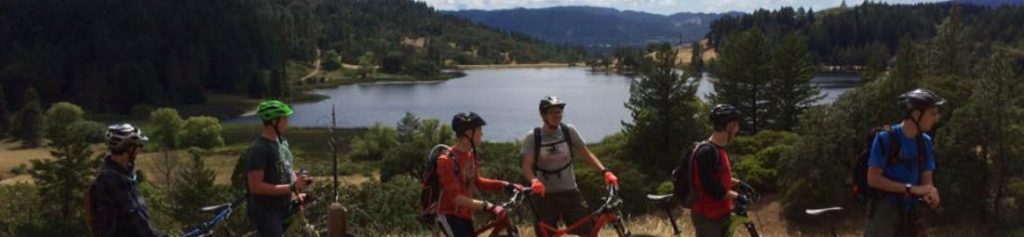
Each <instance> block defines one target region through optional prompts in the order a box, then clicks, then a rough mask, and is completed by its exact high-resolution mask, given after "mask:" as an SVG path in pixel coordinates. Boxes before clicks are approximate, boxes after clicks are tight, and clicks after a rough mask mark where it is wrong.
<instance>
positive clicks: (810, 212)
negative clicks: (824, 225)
mask: <svg viewBox="0 0 1024 237" xmlns="http://www.w3.org/2000/svg"><path fill="white" fill-rule="evenodd" d="M842 210H843V208H842V207H829V208H821V209H807V210H806V211H804V212H806V213H807V214H808V215H812V216H818V215H821V214H825V213H829V212H837V211H842Z"/></svg>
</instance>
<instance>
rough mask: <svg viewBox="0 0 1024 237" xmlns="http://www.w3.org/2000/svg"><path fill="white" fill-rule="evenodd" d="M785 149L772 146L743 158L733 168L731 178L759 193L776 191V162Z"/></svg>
mask: <svg viewBox="0 0 1024 237" xmlns="http://www.w3.org/2000/svg"><path fill="white" fill-rule="evenodd" d="M787 149H789V146H787V145H778V146H772V147H769V148H767V149H764V150H761V151H760V152H757V153H756V154H754V155H750V156H746V157H743V159H740V160H739V161H738V162H737V163H736V164H735V165H734V166H733V168H732V169H733V177H735V178H738V179H740V180H743V181H744V182H747V183H748V184H750V185H752V186H754V188H755V189H757V190H758V191H759V192H775V191H777V190H778V183H777V182H778V178H779V176H778V161H779V159H780V158H781V157H782V154H783V153H784V152H786V150H787Z"/></svg>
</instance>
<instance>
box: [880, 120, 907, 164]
mask: <svg viewBox="0 0 1024 237" xmlns="http://www.w3.org/2000/svg"><path fill="white" fill-rule="evenodd" d="M879 130H880V131H884V132H885V133H886V134H889V153H888V154H887V155H886V160H887V162H888V163H889V164H893V163H896V161H897V159H899V157H900V149H902V147H901V146H900V136H899V134H896V130H895V129H892V126H889V125H885V126H882V127H881V128H879Z"/></svg>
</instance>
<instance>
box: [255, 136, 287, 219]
mask: <svg viewBox="0 0 1024 237" xmlns="http://www.w3.org/2000/svg"><path fill="white" fill-rule="evenodd" d="M293 160H294V159H293V157H292V151H291V149H289V148H288V140H284V141H283V142H281V143H280V144H278V143H277V142H276V141H274V140H270V139H267V138H264V137H259V138H256V141H255V142H253V143H252V146H251V147H249V151H248V153H246V157H245V164H246V167H247V169H246V170H248V171H253V170H263V182H266V183H269V184H290V183H292V162H293ZM250 197H251V199H250V201H252V202H253V203H254V204H260V203H262V204H274V205H281V204H284V205H287V204H288V203H289V202H290V201H291V196H290V195H279V196H264V195H256V194H253V195H250Z"/></svg>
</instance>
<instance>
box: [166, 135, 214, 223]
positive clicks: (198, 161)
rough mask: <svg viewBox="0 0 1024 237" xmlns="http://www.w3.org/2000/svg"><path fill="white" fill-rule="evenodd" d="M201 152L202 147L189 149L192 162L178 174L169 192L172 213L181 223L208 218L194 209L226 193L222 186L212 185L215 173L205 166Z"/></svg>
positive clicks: (198, 221)
mask: <svg viewBox="0 0 1024 237" xmlns="http://www.w3.org/2000/svg"><path fill="white" fill-rule="evenodd" d="M203 152H204V151H203V150H202V149H197V148H192V149H189V151H188V153H189V156H190V157H191V161H192V164H191V165H190V166H188V168H186V169H184V170H182V171H181V173H179V174H178V177H180V180H179V182H177V184H176V185H175V187H174V189H173V190H174V191H173V192H171V193H170V198H171V202H172V203H173V204H174V205H173V207H174V208H173V209H174V210H173V211H172V213H173V214H172V215H173V216H174V217H175V219H176V220H179V221H181V222H183V223H200V222H202V221H204V220H206V218H209V217H208V216H207V215H206V214H203V213H199V212H196V210H199V208H201V207H203V206H206V205H212V204H214V203H213V202H217V201H218V200H223V199H222V198H219V197H221V196H223V195H225V194H226V193H227V192H222V191H223V189H224V188H223V187H221V186H218V185H214V183H213V181H214V178H216V175H215V173H214V171H213V169H210V168H208V167H206V162H204V161H203V157H202V153H203Z"/></svg>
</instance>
